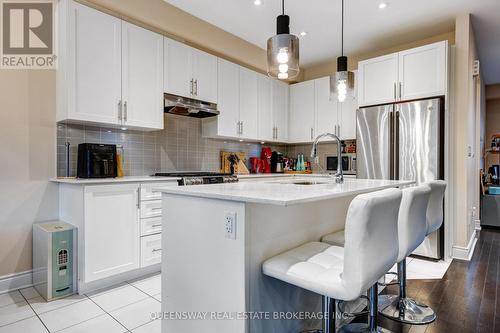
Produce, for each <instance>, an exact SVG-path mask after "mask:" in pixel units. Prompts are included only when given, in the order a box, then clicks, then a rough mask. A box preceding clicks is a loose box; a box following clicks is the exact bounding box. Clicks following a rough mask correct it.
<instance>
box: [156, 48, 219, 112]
mask: <svg viewBox="0 0 500 333" xmlns="http://www.w3.org/2000/svg"><path fill="white" fill-rule="evenodd" d="M164 43H165V44H164V50H165V59H164V66H165V73H164V90H165V92H166V93H169V94H173V95H178V96H183V97H189V98H194V99H199V100H202V101H205V102H211V103H217V57H215V56H213V55H210V54H208V53H205V52H203V51H200V50H197V49H194V48H192V47H189V46H187V45H185V44H182V43H179V42H177V41H174V40H171V39H168V38H164Z"/></svg>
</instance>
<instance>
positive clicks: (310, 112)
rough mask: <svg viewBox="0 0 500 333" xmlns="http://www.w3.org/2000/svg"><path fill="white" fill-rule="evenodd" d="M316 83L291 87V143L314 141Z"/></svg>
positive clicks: (303, 83)
mask: <svg viewBox="0 0 500 333" xmlns="http://www.w3.org/2000/svg"><path fill="white" fill-rule="evenodd" d="M314 100H315V98H314V81H313V80H311V81H306V82H301V83H297V84H293V85H291V86H290V129H289V133H288V137H289V140H290V142H311V141H313V139H314V135H315V133H314V123H315V121H314V109H315V103H314Z"/></svg>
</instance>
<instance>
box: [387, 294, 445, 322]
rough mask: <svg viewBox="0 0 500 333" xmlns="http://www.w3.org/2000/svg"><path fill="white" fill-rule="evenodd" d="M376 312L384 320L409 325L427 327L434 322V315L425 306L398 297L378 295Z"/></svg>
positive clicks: (409, 299) (432, 311)
mask: <svg viewBox="0 0 500 333" xmlns="http://www.w3.org/2000/svg"><path fill="white" fill-rule="evenodd" d="M378 311H379V313H380V314H381V315H382V316H384V317H386V318H389V319H392V320H395V321H397V322H400V323H404V324H410V325H427V324H430V323H432V322H433V321H434V320H436V313H435V312H434V310H432V309H431V308H430V307H428V306H427V305H424V304H420V303H418V302H416V301H415V300H413V299H411V298H408V297H406V298H400V297H399V296H398V295H380V296H379V302H378Z"/></svg>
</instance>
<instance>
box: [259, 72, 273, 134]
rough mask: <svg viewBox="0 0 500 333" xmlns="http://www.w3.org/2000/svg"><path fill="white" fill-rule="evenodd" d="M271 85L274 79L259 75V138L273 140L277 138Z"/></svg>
mask: <svg viewBox="0 0 500 333" xmlns="http://www.w3.org/2000/svg"><path fill="white" fill-rule="evenodd" d="M271 86H272V80H271V79H270V78H269V77H267V76H264V75H259V76H258V89H259V92H258V103H259V105H258V111H259V115H258V120H259V127H258V132H259V134H258V138H259V140H263V141H272V140H274V139H276V138H275V134H276V131H275V125H274V121H273V108H272V103H273V100H272V93H271Z"/></svg>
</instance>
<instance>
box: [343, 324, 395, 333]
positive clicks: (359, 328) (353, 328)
mask: <svg viewBox="0 0 500 333" xmlns="http://www.w3.org/2000/svg"><path fill="white" fill-rule="evenodd" d="M338 333H393V332H392V331H390V330H388V329H386V328H383V327H380V326H377V328H376V329H375V330H374V331H370V328H369V327H368V324H364V323H353V324H347V325H345V326H342V327H341V328H340V329H339V331H338Z"/></svg>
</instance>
